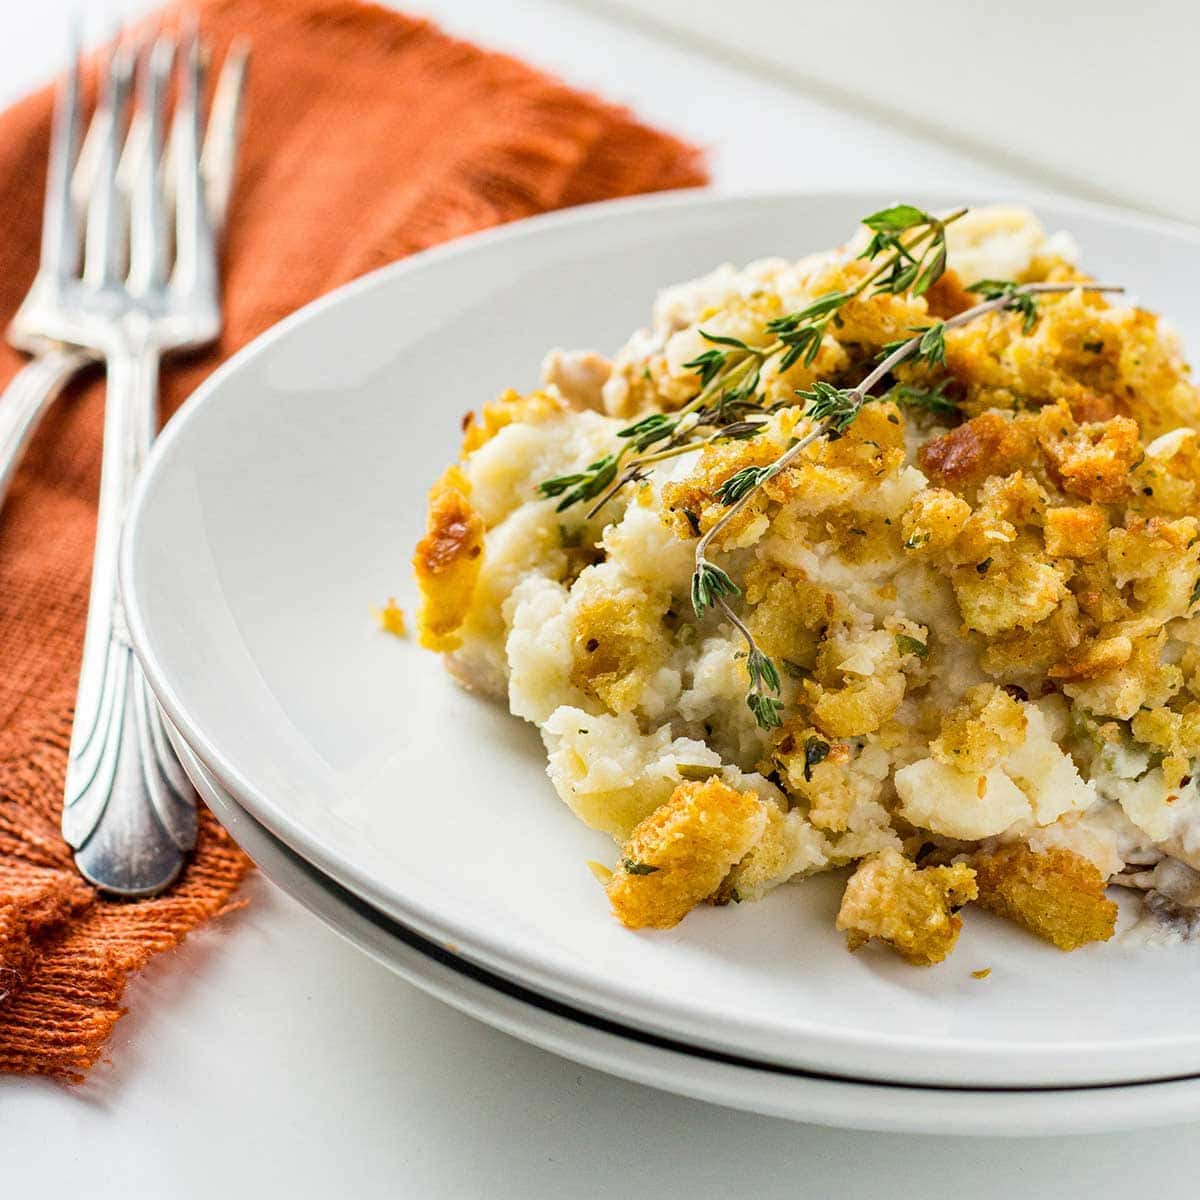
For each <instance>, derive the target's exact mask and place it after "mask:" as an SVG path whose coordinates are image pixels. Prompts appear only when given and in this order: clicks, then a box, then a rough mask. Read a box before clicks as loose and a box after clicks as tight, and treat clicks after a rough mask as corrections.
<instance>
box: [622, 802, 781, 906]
mask: <svg viewBox="0 0 1200 1200" xmlns="http://www.w3.org/2000/svg"><path fill="white" fill-rule="evenodd" d="M766 823H767V812H766V808H765V807H764V805H763V802H762V801H761V800H759V798H758V797H757V796H756V795H755V794H754V793H753V792H738V791H735V790H734V789H733V788H731V787H729V786H728V785H726V784H724V783H722V782H721V781H720V780H719V779H708V780H705V781H704V782H703V783H681V784H680V785H679V787H677V788H676V789H675V791H674V793H673V794H672V796H671V799H670V800H668V801H667V802H666V804H664V805H663V806H662V807H661V808H657V809H655V810H654V812H652V813H651V814H650V815H649V816H648V817H647V818H646V819H645V820H644V821H642V822H640V823H639V824H638V825H636V826H635V827H634V830H633V832H632V833H631V834H630V835H629V840H628V841H626V842H625V844H624V845H623V846H622V847H621V862H620V864H619V865H618V867H617V869H616V870H615V871H614V872H613V875H612V878H611V879H610V880H609V881H608V887H607V889H606V890H607V892H608V899H609V903H610V904H611V905H612V909H613V913H614V914H615V915H616V916H617V918H618V919H619V920H620V921H621V923H622V924H623V925H626V926H627V927H628V928H630V929H645V928H650V929H670V928H671V926H672V925H678V924H679V922H680V921H682V920H683V918H684V917H686V916H687V914H688V913H689V912H691V910H692V909H693V908H695V907H696V905H697V904H699V903H700V902H701V901H702V900H705V899H707V898H708V897H709V896H711V895H712V894H713V893H714V892H715V891H716V890H717V889H718V887H720V885H721V881H722V880H723V879H724V878H725V876H726V875H727V874H728V873H729V872H730V870H731V869H732V868H733V867H734V865H735V864H736V863H737V862H738V861H739V860H740V859H741V858H742V857H743V856H744V855H745V854H746V853H747V851H749V849H750V848H751V846H753V845H754V844H755V842H757V841H758V839H759V838H760V837H761V836H762V832H763V829H764V827H765V826H766Z"/></svg>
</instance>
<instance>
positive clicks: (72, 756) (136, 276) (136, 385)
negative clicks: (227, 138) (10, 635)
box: [28, 33, 221, 896]
mask: <svg viewBox="0 0 1200 1200" xmlns="http://www.w3.org/2000/svg"><path fill="white" fill-rule="evenodd" d="M180 58H181V70H180V72H179V87H178V100H177V102H176V107H175V115H174V122H173V126H172V130H171V135H170V152H169V154H168V156H167V157H168V158H169V160H170V161H169V169H170V175H171V178H172V180H173V197H172V198H173V200H174V220H173V222H171V221H169V208H170V205H169V197H168V193H167V192H166V191H165V189H164V174H165V171H164V162H163V158H164V155H163V147H164V144H165V139H164V126H165V117H164V111H165V106H166V95H167V90H168V85H169V82H170V80H171V77H172V73H173V64H174V59H175V47H174V44H173V42H172V41H171V40H170V39H167V38H159V39H157V40H156V42H155V43H154V45H153V46H152V47H151V48H150V49H149V50H148V51H147V52H146V53H144V54H142V55H141V56H140V61H139V56H138V55H137V54H136V53H135V52H134V51H133V50H131V49H130V48H129V47H128V46H121V47H118V48H117V49H116V51H115V52H114V53H113V55H112V58H111V60H110V62H109V64H108V70H107V74H106V77H105V79H104V83H103V95H102V98H101V102H100V106H99V109H98V113H99V114H100V115H101V116H103V118H104V120H103V122H102V123H101V125H100V130H101V132H100V134H99V135H98V136H97V138H96V145H95V148H94V161H92V162H90V163H89V164H88V167H89V171H90V174H91V182H90V188H89V194H88V196H87V205H86V219H85V227H84V229H83V230H82V232H81V231H80V229H79V222H78V220H77V219H76V217H75V214H74V209H73V207H72V206H70V205H64V206H63V207H62V208H61V209H60V216H59V218H58V219H56V220H55V221H53V222H52V224H51V229H52V231H53V234H54V240H53V241H52V244H51V245H50V265H49V268H48V269H47V271H46V272H45V276H44V279H43V280H42V286H41V287H40V288H39V287H35V289H34V290H33V291H32V292H31V294H30V299H29V302H28V305H29V309H30V316H31V319H32V320H34V321H35V322H36V327H37V328H38V329H39V330H40V331H41V333H42V334H43V335H44V336H46V337H48V338H49V339H51V340H52V341H54V342H58V343H63V344H66V345H72V346H77V347H80V348H82V349H85V350H88V351H90V352H91V353H93V354H95V355H97V356H102V357H103V358H104V360H105V363H106V369H107V386H106V399H105V417H104V451H103V459H102V464H101V480H100V502H99V512H98V514H97V529H96V547H95V556H94V560H93V566H92V585H91V598H90V601H89V606H88V617H87V630H86V634H85V638H84V650H83V662H82V665H81V668H80V678H79V692H78V697H77V700H76V706H75V720H74V726H73V729H72V733H71V745H70V752H69V757H68V763H67V778H66V788H65V797H64V805H63V818H62V827H63V834H64V836H65V838H66V840H67V841H68V842H69V843H70V844H71V845H72V846H73V847H74V848H75V851H76V854H75V861H76V863H77V865H78V866H79V869H80V871H81V872H82V874H83V875H84V876H85V877H86V878H88V879H89V880H91V881H92V882H93V883H95V884H97V885H98V886H99V887H102V888H104V889H105V890H106V891H109V892H113V893H117V894H121V895H128V896H136V895H148V894H153V893H155V892H157V891H160V890H161V889H162V888H164V887H165V886H167V885H168V884H169V883H170V882H171V881H172V880H173V879H174V878H175V877H176V876H177V875H178V874H179V871H180V870H181V869H182V866H183V864H184V861H185V859H186V855H187V852H188V850H190V848H191V846H192V844H193V842H194V840H195V833H196V809H195V798H194V796H193V794H192V791H191V788H190V786H189V784H188V782H187V779H186V777H185V776H184V774H183V772H182V770H181V768H180V767H179V764H178V763H177V762H176V760H175V758H174V755H173V754H172V752H171V750H170V748H169V746H168V744H167V741H166V737H165V735H164V732H163V728H162V719H161V716H160V714H159V711H158V707H157V704H156V703H155V700H154V698H153V696H152V695H151V694H150V692H149V690H148V688H147V685H146V683H145V680H144V679H143V677H142V674H141V671H140V670H139V669H138V666H137V663H136V662H135V660H134V658H133V652H132V649H131V647H130V644H129V636H128V631H127V628H126V624H125V616H124V610H123V608H122V604H121V600H120V596H119V593H118V590H117V554H118V549H119V544H120V537H121V531H122V528H123V525H124V518H125V511H126V508H127V505H128V500H129V496H130V492H131V490H132V487H133V483H134V481H135V479H136V477H137V474H138V472H139V471H140V468H141V465H142V463H143V461H144V459H145V457H146V454H147V453H148V451H149V448H150V444H151V442H152V440H153V437H154V433H155V430H156V427H157V408H158V405H157V400H158V368H159V361H160V358H161V356H162V355H163V354H165V353H169V352H173V351H180V350H188V349H195V348H197V347H200V346H204V345H208V344H210V343H211V342H212V341H214V340H215V339H216V337H217V335H218V333H219V331H220V323H221V318H220V306H219V298H218V284H217V260H216V250H215V237H214V230H213V227H212V222H211V221H210V219H209V213H208V205H207V203H206V199H205V196H204V186H203V182H202V177H201V168H200V143H201V121H200V94H201V90H202V87H201V85H202V65H201V58H202V55H201V49H200V45H199V39H198V35H196V34H195V33H192V34H189V35H188V37H187V38H186V39H185V42H184V45H183V47H182V50H181V54H180ZM135 75H136V76H137V101H136V104H135V105H134V116H133V119H132V122H131V123H130V126H129V132H128V136H126V134H125V120H124V118H125V114H126V112H127V110H128V108H129V106H130V103H131V91H132V90H133V82H134V79H135ZM71 149H72V147H71V146H69V145H68V147H67V150H68V158H67V161H66V163H65V164H64V170H65V171H67V172H69V171H70V170H71V167H72V165H73V164H72V163H71V162H70V160H69V151H70V150H71ZM122 174H124V175H126V176H127V179H128V186H127V188H125V189H123V188H122V186H121V184H120V177H121V176H122ZM64 194H65V193H64ZM126 196H127V198H128V203H127V204H126V202H125V201H126ZM80 262H82V272H81V273H80V272H79V271H78V266H79V263H80Z"/></svg>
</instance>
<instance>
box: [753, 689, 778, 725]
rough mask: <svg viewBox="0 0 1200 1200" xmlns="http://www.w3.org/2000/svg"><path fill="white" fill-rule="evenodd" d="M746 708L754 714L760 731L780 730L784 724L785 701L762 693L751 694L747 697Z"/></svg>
mask: <svg viewBox="0 0 1200 1200" xmlns="http://www.w3.org/2000/svg"><path fill="white" fill-rule="evenodd" d="M746 707H747V708H749V709H750V711H751V712H752V713H753V714H754V719H755V721H757V722H758V727H759V728H760V729H778V728H779V726H780V725H782V724H783V717H782V716H780V714H781V713H782V712H783V701H782V700H777V699H775V697H774V696H764V695H763V694H762V693H761V692H751V693H750V694H749V695H748V696H747V697H746Z"/></svg>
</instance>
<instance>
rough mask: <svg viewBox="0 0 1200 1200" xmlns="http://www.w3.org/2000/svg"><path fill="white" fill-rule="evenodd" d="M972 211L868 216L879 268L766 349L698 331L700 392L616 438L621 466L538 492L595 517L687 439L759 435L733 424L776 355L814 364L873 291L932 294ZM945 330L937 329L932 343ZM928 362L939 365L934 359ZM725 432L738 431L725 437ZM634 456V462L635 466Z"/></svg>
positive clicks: (789, 318)
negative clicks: (952, 236) (845, 311)
mask: <svg viewBox="0 0 1200 1200" xmlns="http://www.w3.org/2000/svg"><path fill="white" fill-rule="evenodd" d="M966 211H967V210H966V209H965V208H963V209H958V210H956V211H955V212H952V213H951V214H950V215H949V216H946V217H935V216H933V215H932V214H930V213H927V212H925V211H924V210H922V209H919V208H916V207H915V206H914V205H911V204H896V205H893V206H892V207H891V208H885V209H881V210H880V211H879V212H876V213H872V214H871V215H870V216H868V217H864V218H863V221H862V224H864V225H865V226H866V227H867V228H868V229H870V230H871V233H872V236H871V239H870V241H869V242H868V243H867V246H866V248H865V249H864V250H863V252H862V253H861V254H860V255H859V258H865V259H869V260H870V261H872V262H875V261H876V260H879V261H878V264H877V265H876V267H875V269H874V270H872V271H870V272H868V273H867V275H866V276H864V277H863V279H861V280H860V281H859V282H858V283H857V284H856V285H855V286H854V287H852V288H849V289H846V290H844V291H834V292H828V293H826V294H825V295H824V296H819V297H817V299H816V300H814V301H813V302H812V303H811V304H809V305H807V306H805V307H804V308H802V309H799V310H797V311H796V312H791V313H787V314H786V315H784V316H782V317H776V318H774V319H772V320H770V321H768V322H767V326H766V332H767V333H768V334H773V335H774V338H773V340H771V341H769V342H767V344H766V345H763V346H753V345H750V344H749V343H748V342H745V341H743V340H742V339H740V338H735V337H727V336H725V335H723V334H716V333H709V332H707V331H705V330H703V329H701V330H699V333H700V336H701V337H702V338H703V339H704V340H705V341H706V342H707V343H708V344H709V345H708V349H706V350H704V351H703V352H702V353H700V354H698V355H697V356H696V357H695V358H693V359H691V360H690V361H688V362H686V363H684V364H683V365H684V366H685V367H686V368H687V369H688V370H691V371H695V372H696V374H697V375H698V376H699V378H700V392H699V393H698V394H697V395H696V396H695V397H694V398H693V399H692V400H690V401H689V402H688V403H687V404H685V405H684V406H683V407H682V408H681V409H679V410H678V411H677V412H675V413H670V414H669V413H652V414H650V415H649V416H647V417H643V418H642V419H641V420H639V421H635V422H634V423H633V424H632V425H630V426H628V427H627V428H625V429H622V430H621V431H620V432H619V433H618V434H617V436H618V437H619V438H621V439H623V440H624V442H625V445H624V446H622V448H621V449H620V450H618V451H616V454H615V459H614V456H613V455H605V457H603V458H600V459H597V460H596V462H594V463H591V464H589V465H588V466H587V467H585V468H584V469H583V471H580V472H575V473H573V474H570V475H558V476H555V477H554V478H553V479H547V480H545V481H543V482H542V483H541V484H539V485H538V490H539V492H540V493H541V495H543V496H547V497H553V496H561V497H562V499H561V500H560V502H559V505H558V511H559V512H562V511H563V510H564V509H566V508H570V507H571V506H572V505H573V504H578V503H580V502H582V501H587V500H594V501H596V503H595V504H594V505H593V506H592V508H591V510H590V512H589V513H588V515H589V517H591V516H594V515H595V514H596V513H597V512H598V511H599V510H600V509H601V508H603V507H604V505H605V504H607V503H608V501H609V500H611V499H612V497H613V496H615V495H616V494H617V493H618V492H619V491H620V490H621V489H622V488H623V487H625V486H626V485H628V484H630V483H633V482H636V481H637V480H639V479H641V478H643V475H642V468H643V467H645V466H647V465H651V464H652V463H653V462H661V461H663V457H664V456H665V457H674V454H675V453H686V452H687V449H693V448H694V446H689V445H688V443H687V442H686V440H685V439H686V437H687V435H690V434H691V433H692V432H693V431H695V430H697V429H699V428H700V427H701V426H705V427H711V428H713V429H715V433H714V434H713V435H712V436H714V437H720V436H725V437H753V436H754V434H755V433H756V432H757V430H755V429H754V428H752V423H751V422H747V421H745V420H735V419H734V418H736V417H738V416H744V408H745V407H746V406H751V407H755V408H757V407H759V406H758V405H757V404H756V397H757V392H758V387H759V383H760V381H761V378H762V369H763V366H764V365H765V364H766V363H767V362H768V361H769V360H770V359H772V358H775V357H776V356H781V357H780V359H779V369H780V370H781V371H786V370H787V369H788V368H789V367H791V366H792V365H793V364H794V363H796V362H798V361H800V360H801V359H803V361H804V363H805V365H808V364H810V363H812V361H813V359H815V358H816V356H817V352H818V351H819V350H820V348H821V343H822V341H823V339H824V337H825V333H826V330H827V329H828V327H829V324H830V323H831V322H833V321H840V320H841V317H840V316H839V313H840V310H841V309H842V308H843V307H844V306H845V305H846V304H848V303H849V302H850V301H851V300H853V299H854V298H855V297H857V296H860V295H862V294H863V293H864V292H866V291H868V290H870V291H871V292H872V293H873V294H879V293H883V292H890V293H893V294H899V293H901V292H905V291H910V290H911V291H912V293H913V295H917V296H920V295H922V294H923V293H924V292H926V291H927V290H928V289H929V288H930V287H932V286H933V284H934V283H936V282H937V280H938V279H940V278H941V276H942V273H943V272H944V271H945V269H946V227H947V226H948V225H951V224H953V222H955V221H957V220H958V219H959V218H960V217H961V216H963V215H964V214H965V213H966ZM906 239H907V240H906ZM939 328H940V325H939V326H938V327H933V329H932V330H931V331H930V336H931V338H932V337H935V336H936V334H935V333H934V330H937V329H939ZM931 345H932V343H931ZM943 353H944V351H943ZM929 361H931V362H932V361H935V360H934V359H933V357H932V356H931V357H930V360H929ZM723 426H729V427H730V428H731V429H733V430H735V432H726V433H724V434H722V433H721V429H722V427H723ZM660 444H662V445H663V452H662V453H660V454H659V455H656V456H655V457H654V458H652V459H645V458H642V459H638V458H637V457H636V456H638V455H642V454H644V453H645V451H646V450H648V449H649V448H650V447H652V446H656V445H660ZM679 447H686V449H680V448H679ZM631 455H633V456H635V457H634V458H633V460H632V461H630V456H631Z"/></svg>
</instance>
